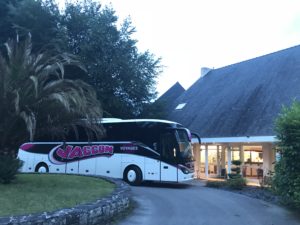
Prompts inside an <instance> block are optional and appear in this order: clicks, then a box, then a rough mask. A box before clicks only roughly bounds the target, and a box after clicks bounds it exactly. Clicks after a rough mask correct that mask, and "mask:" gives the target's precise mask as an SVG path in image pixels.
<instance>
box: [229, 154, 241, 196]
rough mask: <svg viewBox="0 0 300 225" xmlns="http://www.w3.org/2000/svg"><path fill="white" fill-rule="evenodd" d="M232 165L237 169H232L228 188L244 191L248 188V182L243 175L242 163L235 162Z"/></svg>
mask: <svg viewBox="0 0 300 225" xmlns="http://www.w3.org/2000/svg"><path fill="white" fill-rule="evenodd" d="M231 163H232V165H234V166H235V167H233V168H231V173H230V174H228V178H229V179H228V180H227V186H228V187H229V188H232V189H238V190H240V189H242V188H243V187H244V186H246V180H245V179H244V178H243V177H242V175H241V161H240V160H233V161H232V162H231Z"/></svg>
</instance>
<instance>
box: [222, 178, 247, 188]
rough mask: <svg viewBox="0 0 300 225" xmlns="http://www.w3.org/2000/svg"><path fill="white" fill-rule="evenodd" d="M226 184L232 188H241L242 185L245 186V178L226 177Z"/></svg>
mask: <svg viewBox="0 0 300 225" xmlns="http://www.w3.org/2000/svg"><path fill="white" fill-rule="evenodd" d="M226 186H227V187H228V188H231V189H234V190H242V189H243V187H245V186H246V180H245V179H244V178H242V177H238V178H234V179H228V180H227V181H226Z"/></svg>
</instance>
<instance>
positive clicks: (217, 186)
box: [206, 181, 226, 188]
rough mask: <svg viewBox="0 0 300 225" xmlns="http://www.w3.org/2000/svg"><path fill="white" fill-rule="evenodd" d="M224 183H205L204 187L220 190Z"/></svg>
mask: <svg viewBox="0 0 300 225" xmlns="http://www.w3.org/2000/svg"><path fill="white" fill-rule="evenodd" d="M225 186H226V182H224V181H207V183H206V187H212V188H220V187H225Z"/></svg>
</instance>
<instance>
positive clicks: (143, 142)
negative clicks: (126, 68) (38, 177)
mask: <svg viewBox="0 0 300 225" xmlns="http://www.w3.org/2000/svg"><path fill="white" fill-rule="evenodd" d="M101 124H102V125H103V126H104V128H105V130H106V136H105V137H103V138H102V139H101V140H100V141H95V142H94V141H87V137H86V136H85V135H81V136H83V137H80V135H79V138H78V139H77V140H76V139H75V138H74V137H67V138H66V140H65V141H60V142H51V141H49V140H51V139H48V140H42V141H39V142H29V143H25V144H23V145H22V146H21V147H20V148H19V153H18V157H19V159H21V160H22V161H24V165H23V167H22V168H21V171H22V172H25V173H26V172H49V173H71V174H72V173H73V174H90V175H102V176H108V177H113V178H121V179H124V180H125V181H126V182H128V183H129V184H131V185H139V184H140V183H141V182H142V181H148V180H149V181H162V182H165V181H167V182H182V181H186V180H191V179H193V178H194V158H193V151H192V144H191V133H190V131H189V130H188V129H186V128H184V127H183V126H182V125H180V124H178V123H175V122H171V121H166V120H150V119H147V120H146V119H140V120H120V119H104V120H103V121H102V122H101ZM80 133H84V132H80ZM73 136H74V135H73ZM199 141H200V139H199Z"/></svg>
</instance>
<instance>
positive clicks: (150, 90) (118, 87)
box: [0, 0, 162, 118]
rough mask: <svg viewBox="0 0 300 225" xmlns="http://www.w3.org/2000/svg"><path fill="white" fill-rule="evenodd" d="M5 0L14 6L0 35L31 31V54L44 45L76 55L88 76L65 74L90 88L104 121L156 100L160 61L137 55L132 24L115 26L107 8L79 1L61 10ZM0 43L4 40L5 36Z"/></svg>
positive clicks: (44, 3)
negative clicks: (32, 46) (4, 32)
mask: <svg viewBox="0 0 300 225" xmlns="http://www.w3.org/2000/svg"><path fill="white" fill-rule="evenodd" d="M5 1H7V2H10V3H11V2H13V4H10V6H9V7H7V9H8V13H6V14H5V16H4V18H5V22H3V23H1V22H0V31H1V29H4V28H5V29H6V28H8V27H9V28H10V29H11V28H15V29H16V31H14V30H13V31H14V32H13V33H15V32H17V33H18V34H21V35H23V34H24V33H25V34H27V33H28V32H30V33H32V37H33V39H32V41H33V43H34V48H33V52H34V53H36V52H37V51H38V50H39V49H40V48H41V47H43V48H46V49H53V48H56V49H57V50H58V51H61V52H71V53H73V54H75V55H77V56H78V57H79V59H80V61H81V62H82V63H83V64H84V66H85V68H86V70H87V74H86V73H84V72H83V71H82V70H80V69H78V68H77V67H69V66H66V67H65V76H66V78H68V79H72V80H75V79H82V80H84V81H85V82H87V83H89V84H90V85H92V86H93V87H94V88H95V90H96V93H97V96H98V99H99V100H100V101H101V102H102V106H103V109H104V114H105V116H106V117H108V116H109V117H121V118H130V117H137V116H139V115H140V114H141V112H142V111H143V109H144V107H147V106H148V105H149V103H150V102H151V101H152V100H153V99H154V98H155V97H156V91H155V85H156V78H157V76H158V74H159V73H160V72H161V69H162V66H161V65H160V59H159V58H156V57H155V56H154V55H153V54H151V53H150V52H149V51H146V52H139V51H138V49H137V46H136V45H137V40H135V39H133V38H132V35H133V34H134V33H135V32H136V31H135V28H134V27H133V26H132V23H131V21H130V20H129V19H126V20H125V21H124V22H123V24H121V25H120V26H118V24H117V22H118V17H117V16H116V15H115V11H114V10H113V9H112V8H108V7H102V6H101V5H100V4H99V3H96V2H94V1H92V0H81V1H78V2H77V3H73V2H71V1H70V2H69V3H67V4H66V8H65V10H64V12H60V11H59V10H58V7H57V5H56V3H55V1H54V0H35V1H33V0H5ZM3 21H4V20H3ZM0 34H1V33H0ZM10 35H11V34H10ZM0 40H3V42H4V40H5V41H6V40H7V36H6V35H5V34H3V37H1V36H0ZM3 42H2V43H3Z"/></svg>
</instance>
